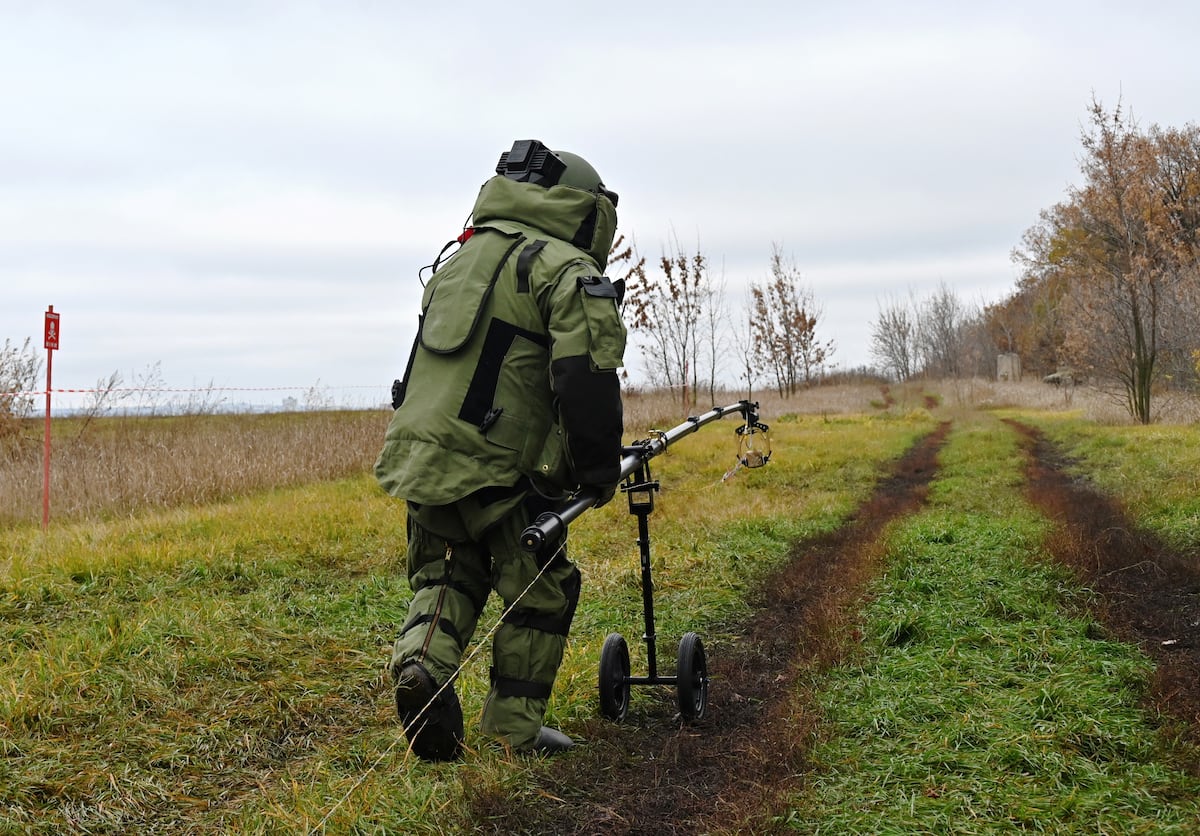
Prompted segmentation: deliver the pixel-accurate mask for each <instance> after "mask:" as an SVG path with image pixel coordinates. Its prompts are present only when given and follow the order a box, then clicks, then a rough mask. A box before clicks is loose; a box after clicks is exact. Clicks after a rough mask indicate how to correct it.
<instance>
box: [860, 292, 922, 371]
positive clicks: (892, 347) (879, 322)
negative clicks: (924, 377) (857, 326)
mask: <svg viewBox="0 0 1200 836" xmlns="http://www.w3.org/2000/svg"><path fill="white" fill-rule="evenodd" d="M871 357H873V358H874V359H875V361H876V362H877V363H879V365H880V366H881V367H882V368H883V371H884V372H885V373H886V374H888V375H889V376H890V377H893V378H895V379H896V380H898V381H899V382H901V383H903V382H904V381H906V380H908V379H909V378H911V377H912V376H913V374H914V373H915V371H916V363H917V307H916V302H915V300H914V299H913V297H912V293H911V292H910V293H909V300H908V301H907V302H906V301H902V300H900V299H896V298H889V299H888V300H887V301H886V302H882V303H880V304H879V315H878V317H877V318H876V320H875V324H874V325H873V326H872V328H871Z"/></svg>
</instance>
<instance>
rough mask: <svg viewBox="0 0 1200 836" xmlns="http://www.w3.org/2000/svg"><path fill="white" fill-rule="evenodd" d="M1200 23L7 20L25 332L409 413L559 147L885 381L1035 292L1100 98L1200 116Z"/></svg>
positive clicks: (22, 13)
mask: <svg viewBox="0 0 1200 836" xmlns="http://www.w3.org/2000/svg"><path fill="white" fill-rule="evenodd" d="M576 5H578V6H579V10H577V9H575V8H574V6H576ZM583 9H586V11H585V10H583ZM1198 32H1200V4H1198V3H1195V2H1148V3H1138V4H1135V3H1129V2H1123V3H1108V2H1098V1H1097V0H1092V2H1070V3H1056V2H1050V0H1042V2H1005V3H982V2H981V3H962V2H944V3H930V2H926V3H920V2H895V3H884V2H877V3H857V2H845V3H830V2H819V3H817V2H805V1H804V0H793V1H792V2H779V3H756V2H742V3H730V2H725V3H708V2H689V3H668V2H645V1H644V0H643V2H638V3H626V2H609V3H602V4H601V3H596V4H587V5H586V6H584V5H583V4H567V3H560V4H549V5H547V4H541V3H476V2H464V0H458V2H454V3H429V2H422V3H409V2H381V1H379V0H376V1H375V2H371V1H370V0H357V2H356V0H342V1H341V2H333V1H332V0H329V2H292V3H284V2H277V3H276V2H222V0H216V1H215V2H212V1H210V2H204V3H190V2H182V0H181V1H180V2H155V3H132V2H102V1H101V0H96V1H95V2H79V3H68V2H55V0H40V1H34V0H30V1H29V2H18V1H17V0H0V114H2V115H0V126H2V128H0V288H3V295H2V297H0V340H3V339H5V338H8V339H11V340H12V341H14V342H21V341H23V340H24V338H25V337H32V338H33V340H34V344H35V345H36V346H37V348H38V350H39V351H40V350H41V346H42V321H43V314H44V312H45V310H46V308H47V306H48V305H53V306H54V308H55V310H56V311H57V312H59V313H60V314H61V316H62V320H61V322H62V342H61V348H60V350H59V351H58V352H56V353H55V355H54V365H53V371H54V382H53V384H54V388H86V387H90V386H94V385H95V383H96V381H97V380H98V379H99V378H106V377H108V375H110V374H111V373H112V372H114V371H116V372H120V373H121V375H122V376H123V377H124V378H125V380H126V381H131V380H133V379H134V378H135V377H136V376H137V375H140V374H144V373H145V372H146V371H147V370H148V369H150V368H152V367H155V366H157V368H158V369H159V372H160V376H161V379H162V382H163V383H164V384H166V385H168V386H173V387H178V388H189V387H207V386H208V385H210V384H212V385H214V386H216V387H239V388H245V389H259V390H264V391H261V392H252V393H231V394H230V395H229V398H230V399H231V400H254V401H256V402H261V403H277V402H279V401H280V400H281V399H282V398H283V397H285V396H287V395H288V394H293V395H302V394H303V390H306V389H309V388H312V387H314V386H317V385H318V383H319V384H320V386H321V387H325V388H326V389H327V390H328V393H329V395H330V396H331V397H333V398H334V399H335V400H336V401H337V402H339V403H348V404H360V403H375V402H381V401H383V400H384V399H385V398H386V391H387V389H388V386H389V385H390V382H391V380H392V378H394V377H396V376H398V374H399V373H400V372H401V370H402V369H403V367H404V363H405V360H406V358H407V354H408V350H409V346H410V344H411V342H412V337H413V333H414V331H415V327H416V317H417V310H418V306H419V300H420V293H421V287H420V284H419V283H418V281H417V270H418V268H419V267H420V266H421V265H424V264H428V263H429V262H430V261H431V260H432V258H433V256H434V255H435V254H436V253H437V251H438V250H439V249H440V247H441V245H442V244H443V243H444V242H445V241H447V240H449V239H450V238H452V237H453V236H454V235H456V234H457V232H458V231H459V230H460V229H461V226H462V224H463V221H464V220H465V219H466V216H467V214H468V213H469V211H470V209H471V205H472V203H473V201H474V199H475V195H476V193H477V191H478V188H479V186H480V185H481V184H482V183H483V181H484V180H486V179H487V178H488V177H489V176H491V174H492V171H493V168H494V166H495V163H496V159H497V157H498V156H499V154H500V152H501V151H504V150H507V148H508V147H509V146H510V145H511V143H512V141H513V140H514V139H523V138H538V139H541V140H543V141H544V142H546V143H547V144H548V145H550V146H551V147H558V148H563V149H567V150H571V151H574V152H576V153H579V154H582V155H583V156H584V157H586V158H588V159H589V160H590V161H591V162H592V163H593V164H594V165H595V167H596V168H597V169H598V170H599V171H600V173H601V175H602V177H603V178H604V180H605V182H606V183H607V184H608V185H609V186H610V187H611V188H613V189H615V190H616V191H618V192H619V193H620V195H621V201H620V211H619V231H621V232H623V233H625V234H626V235H627V236H629V237H632V238H633V239H634V240H635V241H636V242H637V244H638V246H639V248H640V250H641V252H642V254H644V255H646V256H647V257H648V259H649V260H650V261H651V262H654V261H655V260H656V259H657V257H658V256H659V254H660V253H661V252H662V249H663V247H664V245H666V244H667V243H668V241H669V240H670V238H671V236H672V235H673V236H674V237H676V238H677V239H678V240H679V242H680V244H681V245H682V246H683V247H684V248H685V249H688V250H691V251H694V250H695V249H696V248H697V247H699V249H700V250H701V251H702V252H704V253H705V254H706V255H707V256H708V258H709V259H710V262H711V264H712V266H713V273H714V276H715V277H716V278H720V277H721V275H723V276H724V278H725V281H726V283H727V286H728V291H729V292H728V296H729V298H728V301H727V305H726V307H727V308H728V309H731V310H734V311H736V310H738V309H739V308H740V307H741V306H742V305H743V303H744V293H745V290H744V289H745V287H746V285H747V284H748V283H749V282H752V281H758V282H761V281H763V280H764V279H765V278H766V276H767V271H768V261H769V257H770V253H771V247H772V244H773V243H774V244H778V245H780V246H781V247H782V248H783V250H784V252H785V253H786V254H787V255H788V256H790V257H791V258H793V259H794V261H795V263H796V264H797V265H798V267H799V268H800V270H801V273H802V276H803V282H804V284H805V285H806V286H807V287H809V288H810V289H811V290H812V291H813V294H814V295H815V297H816V298H817V300H818V301H819V303H820V304H821V306H822V308H823V310H824V316H823V319H822V320H821V324H820V326H819V334H820V336H821V337H822V338H823V339H831V340H833V341H834V342H835V345H836V349H835V354H834V356H833V361H834V363H835V365H837V366H839V367H842V368H846V367H853V366H858V365H862V364H865V363H868V362H869V360H870V356H869V345H868V344H869V336H870V326H871V322H872V321H873V319H874V318H875V316H876V314H877V313H878V308H879V304H880V301H881V300H886V299H887V298H888V297H902V296H905V295H907V294H908V293H909V292H910V291H911V292H915V293H917V294H918V295H920V294H925V293H928V292H930V291H932V290H933V289H934V288H936V286H937V285H938V283H939V282H943V281H944V282H946V283H947V284H949V285H950V286H951V287H953V288H955V289H956V290H958V291H959V292H960V293H961V295H962V297H963V298H964V300H966V301H971V302H990V301H995V300H997V299H999V298H1001V297H1003V296H1004V295H1005V294H1006V293H1007V292H1008V291H1010V290H1011V288H1012V287H1013V285H1014V282H1015V280H1016V277H1017V271H1016V268H1015V267H1014V265H1013V264H1012V262H1011V260H1010V252H1011V250H1012V249H1013V248H1014V247H1015V246H1016V245H1017V244H1018V243H1019V241H1020V237H1021V234H1022V233H1023V232H1024V230H1025V229H1027V228H1028V227H1029V226H1031V225H1032V224H1033V223H1034V222H1035V221H1036V220H1037V216H1038V212H1039V211H1040V210H1042V209H1044V208H1047V207H1049V206H1051V205H1052V204H1054V203H1055V202H1057V201H1058V200H1060V199H1061V198H1062V197H1063V195H1064V191H1065V189H1066V188H1067V186H1068V185H1069V184H1071V183H1073V182H1077V181H1078V167H1077V158H1078V154H1079V150H1080V145H1079V133H1080V127H1081V125H1082V123H1083V122H1084V120H1085V118H1086V110H1087V106H1088V104H1089V102H1090V101H1091V99H1092V97H1093V95H1094V96H1095V97H1096V98H1097V99H1099V100H1100V101H1102V102H1103V103H1104V104H1105V105H1107V106H1113V105H1115V104H1116V103H1117V101H1118V100H1123V102H1124V104H1125V105H1126V106H1127V107H1128V108H1131V109H1132V112H1133V114H1134V116H1135V117H1136V118H1137V119H1138V121H1139V122H1140V123H1141V124H1142V125H1143V126H1145V127H1148V126H1149V125H1150V124H1153V123H1157V124H1160V125H1164V126H1166V125H1171V126H1182V125H1184V124H1186V123H1189V122H1195V121H1197V119H1198V118H1200V117H1198V114H1197V112H1196V109H1197V105H1198V104H1200V61H1197V60H1196V57H1195V56H1196V35H1197V33H1198ZM629 360H630V361H631V362H630V365H632V366H633V367H634V369H635V370H636V368H637V365H638V363H637V357H636V349H631V351H630V353H629ZM286 387H295V390H294V391H291V392H289V391H287V389H286ZM359 387H368V388H365V389H364V388H359Z"/></svg>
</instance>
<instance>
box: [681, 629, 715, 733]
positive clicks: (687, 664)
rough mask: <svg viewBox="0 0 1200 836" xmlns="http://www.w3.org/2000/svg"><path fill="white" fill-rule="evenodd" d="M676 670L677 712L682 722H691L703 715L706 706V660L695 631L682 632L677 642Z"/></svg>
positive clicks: (702, 644) (702, 645)
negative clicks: (677, 658)
mask: <svg viewBox="0 0 1200 836" xmlns="http://www.w3.org/2000/svg"><path fill="white" fill-rule="evenodd" d="M676 670H677V672H678V674H677V677H676V679H677V682H676V686H675V687H676V689H677V690H678V697H679V714H680V716H681V717H682V718H683V720H684V722H687V723H692V722H695V721H697V720H699V719H700V718H701V717H703V716H704V710H705V709H706V708H708V662H707V661H705V658H704V642H702V641H700V637H699V636H698V635H696V634H695V633H684V635H683V639H682V640H681V641H680V642H679V666H678V668H676Z"/></svg>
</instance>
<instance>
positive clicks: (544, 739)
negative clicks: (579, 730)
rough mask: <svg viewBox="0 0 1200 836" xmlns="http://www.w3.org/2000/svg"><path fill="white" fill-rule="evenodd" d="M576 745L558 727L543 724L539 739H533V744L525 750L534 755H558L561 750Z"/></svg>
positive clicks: (563, 750)
mask: <svg viewBox="0 0 1200 836" xmlns="http://www.w3.org/2000/svg"><path fill="white" fill-rule="evenodd" d="M574 745H575V741H574V740H572V739H571V738H569V737H567V736H566V735H565V734H563V733H562V732H560V731H559V730H558V729H552V728H550V727H549V726H542V728H541V731H539V732H538V736H537V740H535V741H533V745H532V746H530V747H529V748H528V749H525V750H523V751H526V752H529V753H530V754H534V755H557V754H558V753H559V752H565V751H567V750H568V749H570V748H572V747H573V746H574Z"/></svg>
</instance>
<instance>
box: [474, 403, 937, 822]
mask: <svg viewBox="0 0 1200 836" xmlns="http://www.w3.org/2000/svg"><path fill="white" fill-rule="evenodd" d="M949 430H950V423H949V422H945V423H942V424H940V425H939V426H938V427H937V428H936V429H935V430H934V431H933V432H931V433H930V434H928V435H927V436H925V437H924V438H922V439H921V440H919V441H918V442H917V443H916V444H914V445H913V446H912V447H911V448H910V449H909V450H908V451H907V452H906V453H905V455H904V456H903V457H902V458H901V459H899V460H898V461H897V462H896V463H895V464H894V466H893V468H892V471H891V473H890V474H889V475H888V476H886V477H885V478H883V479H882V480H881V481H880V482H879V483H878V485H877V486H876V488H875V490H874V492H873V493H872V495H871V497H870V498H869V499H868V500H867V501H865V502H864V503H863V504H862V505H861V506H860V507H859V508H858V509H857V510H856V512H855V513H854V514H853V515H852V517H851V518H850V519H849V520H848V521H847V522H846V524H845V525H843V526H841V527H840V528H839V529H838V530H836V531H834V532H832V533H830V534H828V535H824V536H821V537H818V538H814V539H811V540H805V541H802V542H800V543H797V544H796V545H795V546H793V547H792V549H791V551H790V553H789V556H788V559H787V560H785V562H784V565H783V566H782V568H780V569H778V570H777V571H776V572H774V573H773V574H772V575H771V576H770V577H768V578H767V579H766V580H765V581H764V582H763V583H762V584H761V585H760V586H759V588H758V589H757V591H756V592H755V593H754V594H753V595H752V596H751V607H752V611H753V616H752V617H751V618H750V619H749V620H748V621H747V622H746V623H744V624H741V625H740V626H739V628H738V629H737V630H735V631H734V632H735V635H736V639H734V640H733V641H731V642H728V643H724V644H722V645H721V646H720V647H719V648H716V649H717V652H716V653H714V654H713V658H710V659H709V660H708V666H709V675H710V678H711V680H712V686H711V688H710V692H709V704H708V711H707V712H706V714H705V717H704V718H703V719H702V720H701V721H700V722H698V723H697V724H695V725H682V724H681V723H680V722H679V721H678V720H677V719H675V720H672V714H673V713H674V700H673V699H670V698H669V697H664V698H663V699H662V701H661V703H657V704H655V705H654V707H652V708H651V709H650V711H649V714H648V715H647V716H646V717H645V724H644V726H641V727H637V726H634V725H632V724H623V725H619V724H613V723H609V722H606V721H603V720H599V719H597V720H593V721H590V722H589V724H588V725H587V726H586V727H585V729H584V730H583V732H584V734H583V736H584V737H585V738H586V739H587V741H588V744H587V747H586V754H585V753H583V752H581V753H580V754H579V755H577V756H574V757H570V758H563V759H560V760H559V761H555V762H553V766H552V767H551V768H549V769H547V771H546V772H545V773H544V775H542V776H541V777H540V779H539V780H540V781H541V790H540V794H541V795H542V799H541V800H539V801H534V800H533V799H529V798H524V799H522V803H520V804H514V803H513V800H514V799H512V798H511V797H510V796H509V795H508V794H507V793H506V792H504V791H503V789H502V788H498V787H493V788H479V789H476V790H475V791H474V792H473V794H472V797H471V799H470V806H471V811H472V814H473V815H472V817H473V819H474V825H475V828H476V831H477V832H495V833H542V832H547V833H548V832H554V833H577V834H613V836H617V834H622V835H623V834H643V833H645V834H650V833H653V834H658V836H667V835H668V834H685V833H686V834H692V833H714V834H715V833H746V832H754V833H770V832H772V822H771V816H772V815H774V814H777V813H778V811H779V804H780V803H781V800H782V796H783V795H784V794H785V793H786V792H788V791H790V790H792V789H794V788H795V787H796V786H797V784H798V782H799V780H801V779H802V777H803V775H804V773H805V772H806V771H807V768H808V767H807V763H806V753H807V751H808V748H809V746H810V743H811V741H812V738H813V735H814V733H815V731H816V728H817V723H818V721H819V716H818V712H817V711H816V710H815V709H814V708H813V707H812V701H811V699H810V698H809V697H808V695H807V691H808V687H807V680H809V679H811V678H813V676H814V675H815V674H817V673H819V672H820V671H821V670H823V669H825V668H827V667H828V666H830V665H832V664H834V663H835V662H837V661H838V660H839V659H840V658H841V657H842V655H843V654H844V652H845V650H846V648H847V647H848V646H849V643H850V642H851V641H852V640H853V637H852V636H851V635H849V633H850V632H851V631H850V630H849V627H848V622H849V619H850V618H852V617H853V614H854V612H855V608H854V606H853V604H854V603H855V601H856V600H857V599H858V598H860V597H861V595H862V591H863V589H864V587H865V585H866V583H867V582H868V581H869V580H870V578H871V577H872V576H873V575H874V573H875V572H876V569H877V566H878V562H879V558H880V556H881V553H882V549H883V544H882V535H883V532H884V528H885V527H886V526H887V524H888V523H890V522H891V521H893V520H895V519H897V518H899V517H902V516H904V515H907V514H912V513H915V512H917V511H918V510H919V509H920V508H921V506H922V505H923V504H924V502H925V497H926V494H927V493H928V488H929V484H930V482H931V481H932V479H933V477H934V475H935V473H936V472H937V469H938V462H937V455H938V452H939V450H940V449H941V447H942V446H943V445H944V443H945V440H946V436H947V435H948V433H949Z"/></svg>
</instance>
